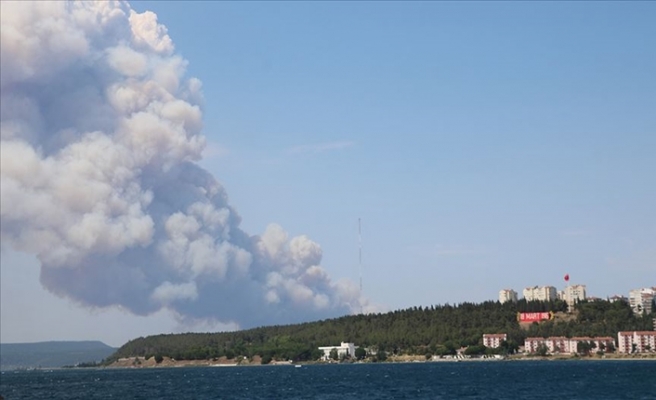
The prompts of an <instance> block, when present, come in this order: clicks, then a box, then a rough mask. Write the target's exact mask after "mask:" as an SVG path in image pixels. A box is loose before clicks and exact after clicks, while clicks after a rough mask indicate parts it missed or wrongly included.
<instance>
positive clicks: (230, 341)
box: [107, 301, 654, 362]
mask: <svg viewBox="0 0 656 400" xmlns="http://www.w3.org/2000/svg"><path fill="white" fill-rule="evenodd" d="M565 309H566V304H565V303H564V302H559V301H557V302H552V303H540V302H531V303H526V302H524V301H520V302H519V303H516V304H512V303H506V304H500V303H498V302H484V303H480V304H472V303H463V304H459V305H448V304H447V305H440V306H431V307H426V308H422V307H414V308H409V309H406V310H398V311H393V312H389V313H384V314H370V315H353V316H345V317H341V318H337V319H329V320H323V321H318V322H309V323H304V324H296V325H285V326H269V327H261V328H255V329H249V330H243V331H237V332H221V333H185V334H169V335H157V336H149V337H145V338H138V339H134V340H131V341H130V342H128V343H126V344H125V345H124V346H122V347H121V348H120V349H119V350H118V351H117V352H116V353H114V354H113V355H112V356H111V357H109V358H108V360H107V361H108V362H112V361H113V360H116V359H118V358H120V357H131V356H146V357H150V356H169V357H172V358H175V359H178V360H185V359H187V360H190V359H197V360H198V359H212V358H218V357H222V356H226V357H228V358H233V357H235V356H246V357H252V356H254V355H260V356H263V357H265V358H274V359H291V360H295V361H306V360H314V359H317V358H318V357H319V356H320V353H318V350H317V347H318V346H328V345H339V343H340V342H342V341H349V342H354V343H355V344H356V345H358V346H366V347H369V346H374V347H375V348H377V349H378V350H384V351H386V352H388V353H390V352H392V353H397V354H398V353H406V354H426V353H432V354H449V353H453V352H454V350H455V349H456V348H459V347H461V346H470V345H478V344H480V343H481V337H482V335H483V333H507V334H508V339H509V341H510V342H512V343H514V344H515V345H516V344H523V342H524V339H525V338H526V337H527V336H569V337H571V336H611V337H616V336H617V332H618V331H619V330H633V329H635V330H652V329H653V325H652V320H651V319H652V318H653V317H654V315H651V316H645V317H635V316H634V315H633V313H632V312H631V309H630V308H629V305H628V304H627V303H624V302H615V303H610V302H607V301H595V302H584V303H581V304H579V305H578V306H577V311H576V312H575V316H573V317H572V318H571V319H570V320H569V321H548V322H543V323H541V324H537V323H535V324H532V325H530V326H528V327H524V328H522V327H520V325H519V323H518V322H517V312H519V311H555V312H561V311H563V310H565Z"/></svg>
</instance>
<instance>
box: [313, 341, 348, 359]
mask: <svg viewBox="0 0 656 400" xmlns="http://www.w3.org/2000/svg"><path fill="white" fill-rule="evenodd" d="M355 348H356V346H355V344H353V343H346V342H342V343H341V344H340V345H339V346H323V347H319V350H321V351H323V357H321V359H322V360H324V361H328V360H330V352H331V351H332V350H333V349H335V350H337V357H338V358H342V357H346V356H350V357H355Z"/></svg>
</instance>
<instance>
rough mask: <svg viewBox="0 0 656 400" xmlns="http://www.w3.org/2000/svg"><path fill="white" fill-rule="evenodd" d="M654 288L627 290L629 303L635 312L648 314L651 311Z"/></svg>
mask: <svg viewBox="0 0 656 400" xmlns="http://www.w3.org/2000/svg"><path fill="white" fill-rule="evenodd" d="M654 294H656V288H642V289H634V290H631V291H630V292H629V304H630V305H631V308H632V309H633V312H634V313H635V314H639V315H642V314H643V313H646V314H649V313H651V311H652V302H653V301H654Z"/></svg>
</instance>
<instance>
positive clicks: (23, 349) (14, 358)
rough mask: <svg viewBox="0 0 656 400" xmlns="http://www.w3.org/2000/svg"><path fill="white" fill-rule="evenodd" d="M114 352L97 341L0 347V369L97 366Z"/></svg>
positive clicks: (3, 345)
mask: <svg viewBox="0 0 656 400" xmlns="http://www.w3.org/2000/svg"><path fill="white" fill-rule="evenodd" d="M115 351H116V348H115V347H110V346H107V345H106V344H105V343H102V342H98V341H80V342H73V341H68V342H38V343H2V344H0V369H2V370H6V369H17V368H53V367H63V366H66V365H77V364H80V363H93V362H98V361H101V360H103V359H104V358H106V357H107V356H109V355H111V354H112V353H114V352H115Z"/></svg>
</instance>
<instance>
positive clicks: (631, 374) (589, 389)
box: [0, 360, 656, 400]
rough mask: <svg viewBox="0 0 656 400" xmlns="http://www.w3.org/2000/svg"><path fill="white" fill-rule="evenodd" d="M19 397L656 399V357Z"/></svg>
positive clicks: (67, 377) (190, 373)
mask: <svg viewBox="0 0 656 400" xmlns="http://www.w3.org/2000/svg"><path fill="white" fill-rule="evenodd" d="M0 378H1V380H0V394H1V395H2V396H4V398H5V399H6V400H21V399H30V400H37V399H48V400H54V399H122V400H124V399H176V400H178V399H286V400H289V399H340V400H341V399H499V400H500V399H513V400H517V399H549V400H552V399H591V400H603V399H612V400H619V399H627V400H639V399H650V400H653V399H656V361H607V360H602V361H500V362H461V363H413V364H352V365H309V366H303V367H301V368H295V367H294V366H261V367H230V368H216V367H214V368H213V367H204V368H197V367H194V368H189V367H187V368H161V369H78V370H53V371H22V372H3V373H2V375H0Z"/></svg>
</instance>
